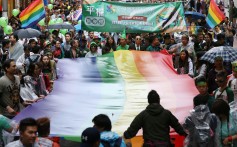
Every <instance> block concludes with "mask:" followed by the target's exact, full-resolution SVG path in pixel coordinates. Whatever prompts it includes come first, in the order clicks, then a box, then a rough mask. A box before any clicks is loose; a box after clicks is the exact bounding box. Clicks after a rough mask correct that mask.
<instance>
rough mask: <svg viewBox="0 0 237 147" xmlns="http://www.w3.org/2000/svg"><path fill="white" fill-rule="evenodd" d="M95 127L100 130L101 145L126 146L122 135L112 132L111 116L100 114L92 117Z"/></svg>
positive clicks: (108, 146) (103, 146)
mask: <svg viewBox="0 0 237 147" xmlns="http://www.w3.org/2000/svg"><path fill="white" fill-rule="evenodd" d="M92 122H93V123H94V128H96V129H98V131H99V132H100V147H126V144H125V142H124V140H123V139H122V137H120V136H119V135H118V134H117V133H115V132H112V131H111V129H112V124H111V120H110V119H109V117H108V116H107V115H105V114H99V115H97V116H95V117H94V118H93V119H92Z"/></svg>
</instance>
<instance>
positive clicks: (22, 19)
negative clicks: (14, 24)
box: [20, 3, 44, 22]
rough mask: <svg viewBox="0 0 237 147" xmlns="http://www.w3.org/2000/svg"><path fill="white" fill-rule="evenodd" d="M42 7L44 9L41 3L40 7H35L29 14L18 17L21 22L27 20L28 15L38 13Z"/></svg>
mask: <svg viewBox="0 0 237 147" xmlns="http://www.w3.org/2000/svg"><path fill="white" fill-rule="evenodd" d="M42 7H44V4H43V3H41V4H40V5H38V6H37V7H35V8H34V9H33V10H32V11H31V13H28V14H26V15H24V16H23V17H20V20H21V22H23V21H25V20H27V19H28V18H29V17H30V15H31V14H32V13H34V12H36V11H38V10H39V9H41V8H42Z"/></svg>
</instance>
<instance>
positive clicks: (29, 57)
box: [0, 0, 237, 147]
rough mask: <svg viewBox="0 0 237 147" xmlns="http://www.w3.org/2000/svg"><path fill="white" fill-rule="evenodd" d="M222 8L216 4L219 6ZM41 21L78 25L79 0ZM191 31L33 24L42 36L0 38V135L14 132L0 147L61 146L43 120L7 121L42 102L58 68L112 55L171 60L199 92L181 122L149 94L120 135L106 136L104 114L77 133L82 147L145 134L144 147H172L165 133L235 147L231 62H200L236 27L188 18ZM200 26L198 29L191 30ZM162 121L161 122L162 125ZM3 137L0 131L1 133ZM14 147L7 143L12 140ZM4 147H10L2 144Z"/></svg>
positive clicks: (236, 77)
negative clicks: (126, 53)
mask: <svg viewBox="0 0 237 147" xmlns="http://www.w3.org/2000/svg"><path fill="white" fill-rule="evenodd" d="M199 3H200V1H199V0H198V1H197V2H195V1H194V5H193V1H191V2H190V3H188V4H187V7H188V10H192V9H195V10H196V11H198V12H201V13H204V14H205V13H207V8H208V2H207V6H205V7H201V5H200V9H199V8H198V6H199ZM219 6H221V4H220V5H219ZM46 10H47V15H46V18H45V23H46V24H47V23H49V22H50V20H53V19H58V18H61V19H63V21H67V22H69V23H71V24H74V25H76V24H77V20H74V19H75V18H74V13H75V12H76V11H77V10H81V5H80V3H79V1H75V2H73V3H69V1H67V0H66V1H65V2H63V1H62V0H57V1H55V2H54V8H53V9H52V10H50V9H46ZM186 22H187V25H188V26H189V28H190V29H189V30H188V31H187V32H180V33H170V34H165V33H134V34H129V33H127V34H124V33H122V34H119V33H115V32H102V33H98V32H92V31H88V32H87V31H83V30H79V31H75V30H68V32H67V33H65V34H63V33H61V31H60V30H48V29H46V27H45V26H40V25H37V26H35V28H36V29H39V30H40V31H41V32H42V35H40V36H39V37H38V38H28V39H19V38H18V36H17V35H16V34H14V33H13V34H10V35H6V36H4V37H3V39H1V45H2V48H1V49H0V113H1V116H0V131H1V130H5V131H6V132H8V133H11V134H16V132H17V131H18V130H19V134H20V138H19V140H15V141H14V142H11V143H9V141H7V142H6V141H3V140H4V136H3V135H2V134H1V133H0V141H1V142H0V146H7V147H12V146H34V147H38V146H47V147H48V146H53V147H57V146H59V140H58V138H55V137H54V138H52V137H48V136H49V134H50V120H49V118H39V119H37V120H35V119H33V118H26V119H23V120H21V122H20V123H19V126H18V125H12V124H11V121H10V119H12V118H13V117H15V116H16V115H17V114H18V113H20V112H21V111H22V110H23V109H24V108H25V107H27V106H28V105H30V104H32V103H37V102H38V101H40V100H42V99H44V98H45V97H46V96H47V95H48V94H49V93H50V92H51V91H52V90H53V84H54V81H55V80H57V78H58V73H57V62H58V61H59V60H61V59H63V58H70V59H75V58H84V57H86V58H90V57H99V56H102V55H104V54H109V53H112V52H114V51H118V50H136V51H149V52H161V53H166V54H171V55H173V65H174V68H175V69H176V71H177V74H187V75H189V76H190V77H191V78H193V80H194V81H195V85H196V87H197V89H198V91H199V94H198V95H197V96H195V97H194V98H193V104H194V108H193V110H192V111H191V113H190V116H187V118H186V120H185V122H184V123H183V124H180V123H179V121H178V119H177V118H176V117H175V116H174V115H173V114H172V113H171V112H170V111H169V110H166V109H165V108H163V107H162V106H161V104H160V97H159V94H158V93H157V92H156V91H154V90H152V91H150V92H149V94H148V106H147V108H146V109H145V110H144V111H142V112H141V113H140V114H138V115H137V116H136V117H135V119H134V120H133V122H131V125H130V126H129V128H128V129H127V130H124V134H123V136H122V137H120V136H119V135H118V134H117V133H115V132H112V131H111V129H112V123H111V120H110V119H109V117H108V116H107V115H104V114H99V115H97V116H95V117H94V118H93V120H92V122H93V123H94V127H91V128H87V129H85V130H84V131H83V133H82V134H81V140H82V144H81V146H92V147H98V146H120V147H124V146H130V145H131V144H129V142H127V140H129V139H131V138H133V137H134V136H135V135H136V134H137V132H138V130H139V129H141V128H142V129H143V138H144V145H143V146H144V147H151V146H159V147H168V146H172V145H171V141H170V136H169V132H170V127H172V128H174V130H175V131H176V132H177V133H178V134H180V135H182V136H185V137H186V139H185V141H184V145H185V146H188V147H192V146H205V147H207V146H208V147H209V146H213V147H214V146H218V147H221V146H223V147H225V146H234V147H237V116H236V111H235V110H236V103H235V102H236V100H237V61H234V62H226V61H225V60H224V59H223V58H222V57H221V56H217V57H215V59H214V63H209V62H207V61H204V60H201V57H202V56H203V55H204V54H205V53H206V52H207V51H209V50H210V49H212V48H213V47H220V46H230V47H233V45H234V40H235V33H236V25H235V23H234V22H233V23H232V22H231V21H230V20H229V18H228V17H226V18H225V20H224V21H223V22H222V23H221V24H220V25H217V26H216V27H215V28H214V29H208V28H207V27H206V22H205V20H204V19H203V20H202V19H198V20H196V19H193V18H192V16H187V18H186ZM9 24H10V25H11V26H12V27H13V29H14V31H16V30H18V29H20V27H21V25H20V21H19V18H18V17H14V16H13V17H11V18H10V19H9ZM196 26H201V27H196ZM160 120H162V121H160ZM1 132H2V131H1ZM11 141H12V140H11ZM7 143H9V144H8V145H7Z"/></svg>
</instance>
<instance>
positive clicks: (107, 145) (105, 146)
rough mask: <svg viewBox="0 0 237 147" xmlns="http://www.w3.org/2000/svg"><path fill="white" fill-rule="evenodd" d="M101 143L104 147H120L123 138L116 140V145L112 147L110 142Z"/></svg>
mask: <svg viewBox="0 0 237 147" xmlns="http://www.w3.org/2000/svg"><path fill="white" fill-rule="evenodd" d="M100 143H101V144H102V145H103V146H104V147H120V146H121V143H122V137H119V138H118V139H116V140H115V141H114V145H113V146H110V142H108V141H105V140H100Z"/></svg>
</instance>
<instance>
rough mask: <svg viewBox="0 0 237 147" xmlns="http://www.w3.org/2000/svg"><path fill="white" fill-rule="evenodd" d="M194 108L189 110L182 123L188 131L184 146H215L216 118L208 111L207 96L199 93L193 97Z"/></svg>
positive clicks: (216, 138)
mask: <svg viewBox="0 0 237 147" xmlns="http://www.w3.org/2000/svg"><path fill="white" fill-rule="evenodd" d="M193 104H194V109H193V110H191V112H190V116H188V117H187V118H186V119H185V121H184V124H183V127H184V129H185V130H186V131H187V132H188V136H187V137H186V139H185V145H184V146H185V147H217V145H218V133H219V132H218V131H216V130H217V126H218V124H219V121H218V118H217V116H216V115H215V114H212V113H210V110H209V108H208V106H207V104H208V98H207V97H205V96H203V95H201V94H199V95H197V96H195V97H194V99H193Z"/></svg>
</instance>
